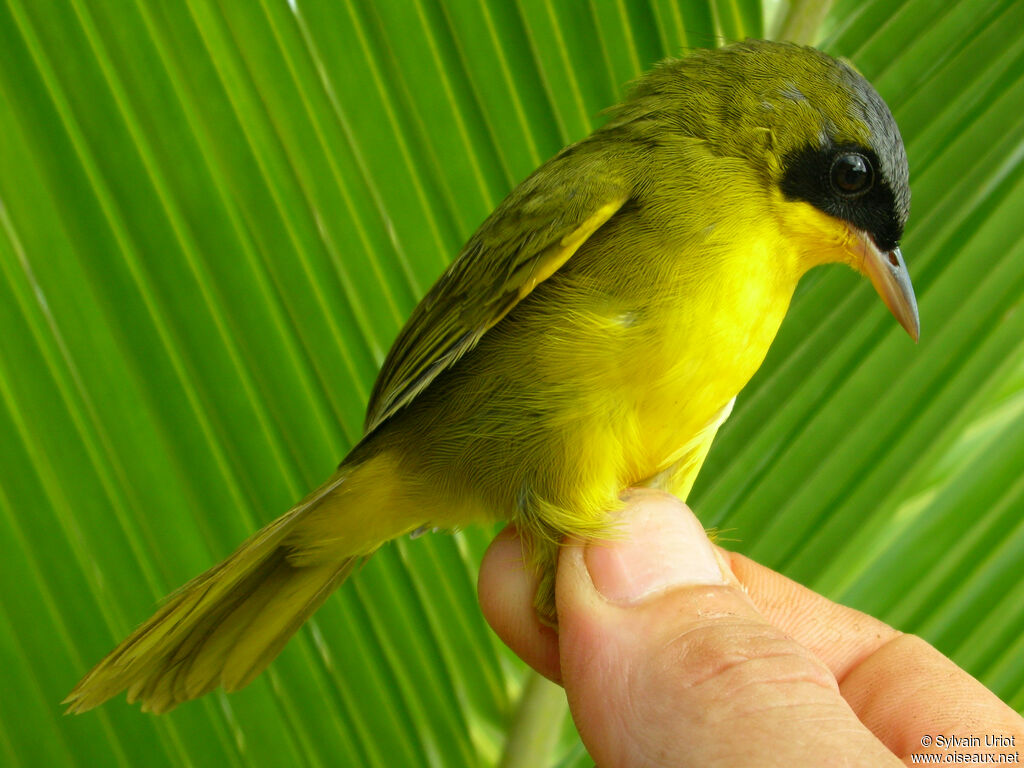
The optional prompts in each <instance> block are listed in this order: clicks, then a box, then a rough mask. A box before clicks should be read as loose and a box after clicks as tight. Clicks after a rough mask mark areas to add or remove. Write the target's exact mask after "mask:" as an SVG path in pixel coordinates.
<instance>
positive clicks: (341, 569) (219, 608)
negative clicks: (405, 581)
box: [64, 461, 416, 713]
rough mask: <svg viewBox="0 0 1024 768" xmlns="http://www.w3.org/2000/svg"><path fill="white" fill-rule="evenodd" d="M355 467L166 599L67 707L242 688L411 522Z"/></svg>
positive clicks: (149, 703)
mask: <svg viewBox="0 0 1024 768" xmlns="http://www.w3.org/2000/svg"><path fill="white" fill-rule="evenodd" d="M371 463H372V461H371ZM361 469H363V465H361V466H359V467H356V468H355V471H353V470H352V469H351V468H346V467H344V466H343V467H342V468H341V469H339V470H338V472H337V473H335V475H334V476H333V477H332V478H331V479H330V480H328V481H327V482H326V483H324V484H323V485H322V486H320V487H319V488H317V489H316V490H315V491H313V492H312V493H311V494H310V495H309V496H307V497H306V498H305V499H303V500H302V501H301V502H300V503H299V504H297V505H296V506H295V507H293V508H292V509H290V510H289V511H288V512H287V513H285V514H284V515H282V516H281V517H279V518H278V519H277V520H275V521H274V522H272V523H270V524H269V525H267V526H266V527H264V528H263V529H262V530H260V531H258V532H257V533H255V534H254V535H253V536H251V537H250V538H249V539H248V540H247V541H246V542H245V543H243V544H242V545H241V546H240V547H239V548H238V549H237V550H236V551H235V553H234V554H232V555H231V556H230V557H228V558H227V559H226V560H224V561H223V562H222V563H220V564H219V565H216V566H214V567H213V568H211V569H210V570H208V571H207V572H206V573H203V574H202V575H200V576H198V577H196V578H195V579H193V580H192V581H190V582H189V583H188V584H186V585H185V586H184V587H182V588H181V589H179V590H178V591H177V592H175V593H174V594H172V595H171V596H170V597H168V598H167V600H166V601H165V602H164V604H163V605H162V606H161V607H160V609H159V610H158V611H157V612H156V613H155V614H154V615H153V616H152V617H151V618H150V619H149V620H148V621H146V622H145V623H144V624H142V626H140V627H139V628H138V629H136V630H135V631H134V632H132V634H131V635H129V636H128V637H127V638H126V639H125V640H124V641H123V642H121V644H120V645H118V646H117V647H116V648H115V649H114V650H113V651H111V653H110V654H108V655H107V657H106V658H104V659H103V660H102V661H101V662H100V663H99V664H97V665H96V666H95V667H94V668H93V669H92V671H90V672H89V673H88V674H87V675H86V676H85V677H84V678H82V680H81V681H80V682H79V683H78V685H77V686H75V688H74V690H73V691H71V693H70V694H68V697H67V698H66V699H65V700H64V703H65V704H67V705H68V712H84V711H86V710H88V709H92V708H93V707H95V706H98V705H99V704H102V703H103V702H104V701H106V700H107V699H109V698H111V697H112V696H114V695H116V694H117V693H119V692H120V691H122V690H125V689H127V691H128V701H129V702H135V701H141V702H142V709H143V711H149V712H157V713H160V712H166V711H168V710H170V709H172V708H174V707H175V706H177V705H178V704H180V703H182V702H183V701H187V700H189V699H194V698H196V697H198V696H202V695H203V694H204V693H208V692H209V691H211V690H213V689H214V688H216V687H217V686H218V685H222V686H223V687H224V688H225V689H226V690H228V691H235V690H238V689H240V688H243V687H244V686H246V685H248V684H249V683H250V682H251V681H252V680H253V678H255V677H256V676H257V675H258V674H259V673H260V672H262V671H263V669H264V668H265V667H266V666H267V665H268V664H269V663H270V662H271V661H272V660H273V659H274V657H275V656H277V654H278V653H279V652H280V651H281V649H282V648H283V647H284V645H285V643H287V642H288V640H289V638H291V636H292V635H293V634H295V631H296V630H297V629H298V628H299V627H300V626H301V625H302V624H303V622H305V621H306V619H308V618H309V617H310V616H311V615H312V614H313V612H314V611H316V609H317V608H319V607H320V605H321V604H322V603H323V602H324V600H325V599H326V598H327V596H328V595H329V594H330V593H331V592H333V591H334V589H335V588H336V587H338V585H340V584H341V583H342V582H343V581H344V580H345V578H346V577H347V576H348V575H349V574H350V573H351V572H352V569H353V568H354V567H355V565H356V564H357V563H358V562H359V561H360V560H362V559H364V558H365V557H367V556H369V554H371V553H372V552H373V550H374V549H376V548H377V547H378V546H379V545H380V544H381V543H382V542H383V541H386V540H387V539H389V538H393V537H394V536H398V535H401V534H402V533H403V532H405V530H411V529H412V528H414V527H416V526H415V524H414V523H413V522H411V521H405V522H403V521H402V520H401V519H396V518H395V516H393V515H386V514H384V515H382V514H381V513H382V512H383V511H385V510H386V507H385V508H384V509H381V507H380V506H378V504H379V503H385V504H386V503H387V502H388V501H389V500H390V499H388V498H387V496H388V495H389V494H388V493H386V492H384V493H381V492H379V491H377V492H375V490H374V489H375V488H376V489H380V488H385V489H386V487H387V485H386V483H387V478H384V477H380V475H381V474H382V473H380V472H374V471H369V472H361V471H359V470H361ZM378 469H379V468H378ZM393 477H394V476H393V475H392V478H393ZM378 480H383V481H384V483H385V484H384V485H383V486H382V485H381V484H380V483H379V482H375V481H378ZM398 517H399V518H400V517H401V516H398ZM381 519H390V520H391V521H392V523H393V525H392V526H391V530H387V531H385V530H383V529H382V528H381V526H380V520H381ZM370 520H372V522H370V524H369V525H365V523H367V522H369V521H370ZM368 528H369V529H373V532H372V535H371V536H370V537H369V538H368V537H367V535H366V531H367V529H368Z"/></svg>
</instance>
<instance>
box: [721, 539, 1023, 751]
mask: <svg viewBox="0 0 1024 768" xmlns="http://www.w3.org/2000/svg"><path fill="white" fill-rule="evenodd" d="M729 562H730V565H731V567H732V568H733V570H734V572H735V573H736V575H737V577H738V578H739V579H740V580H741V581H742V582H743V584H744V586H745V587H746V589H747V591H748V594H749V595H750V598H751V600H753V602H754V604H755V605H756V606H757V607H758V609H759V610H760V611H761V612H762V613H763V614H764V615H765V617H766V618H767V619H768V620H769V621H771V622H772V623H773V624H775V625H776V626H777V627H779V628H780V629H782V630H783V631H785V632H786V633H787V634H789V635H791V636H792V637H793V638H794V639H795V640H796V641H797V642H798V643H800V644H801V645H803V646H804V647H806V648H808V649H810V650H811V651H812V652H813V653H814V654H815V655H816V656H817V657H818V658H819V659H821V660H822V661H823V662H824V663H825V664H827V665H828V667H829V669H830V670H831V671H832V674H833V675H835V676H836V679H837V680H838V681H839V683H840V690H841V691H842V694H843V696H844V698H846V700H847V701H849V702H850V706H851V707H852V708H853V711H854V712H856V713H857V716H858V718H859V719H860V720H861V722H863V723H864V724H865V725H866V726H867V727H868V728H870V729H871V731H872V732H873V733H874V734H875V735H876V736H878V737H879V739H881V741H882V743H884V744H885V745H886V746H887V747H888V748H889V749H890V750H892V751H893V752H894V753H895V754H897V755H899V756H901V757H909V755H911V754H915V753H917V754H920V753H922V752H928V751H938V752H944V753H949V749H947V748H944V747H943V746H942V742H941V740H940V739H937V738H936V737H937V736H940V735H947V736H948V735H949V734H957V735H958V736H959V737H970V736H977V737H978V740H979V741H980V742H981V744H980V746H977V747H976V746H970V748H969V749H967V750H961V751H963V752H964V753H965V754H966V753H972V754H973V753H977V754H982V753H985V752H991V753H995V754H998V753H1000V752H1013V753H1016V752H1017V751H1019V748H1020V745H1021V744H1022V743H1024V719H1022V718H1021V717H1020V716H1019V715H1018V714H1017V713H1016V712H1015V711H1014V710H1012V709H1011V708H1010V707H1008V706H1007V705H1006V704H1004V703H1003V702H1002V701H1000V700H999V698H998V697H997V696H996V695H995V694H993V693H992V692H991V691H989V690H988V689H987V688H985V686H983V685H982V684H981V683H979V682H978V681H977V680H975V679H974V678H973V677H971V676H970V675H969V674H967V673H966V672H965V671H964V670H962V669H960V668H959V667H958V666H956V665H955V664H954V663H953V662H952V661H950V660H949V659H948V658H946V657H945V656H943V655H942V654H941V653H939V651H937V650H936V649H935V648H933V647H932V646H931V645H929V644H928V643H926V642H925V641H923V640H921V639H920V638H917V637H913V636H912V635H903V634H901V633H900V632H897V631H896V630H894V629H892V628H891V627H889V626H888V625H886V624H883V623H882V622H880V621H878V620H877V619H874V618H872V617H871V616H868V615H866V614H863V613H861V612H860V611H856V610H853V609H852V608H847V607H845V606H842V605H839V604H838V603H834V602H832V601H831V600H827V599H826V598H824V597H822V596H821V595H819V594H817V593H815V592H812V591H811V590H809V589H807V588H805V587H802V586H800V585H799V584H796V583H795V582H793V581H790V580H789V579H787V578H785V577H784V576H782V575H780V574H778V573H776V572H775V571H772V570H770V569H768V568H765V567H764V566H762V565H759V564H758V563H755V562H754V561H752V560H750V559H748V558H746V557H743V556H742V555H737V554H729ZM999 736H1005V737H1008V738H1007V739H1000V738H996V737H999ZM986 737H989V738H988V739H986ZM1009 737H1013V738H1009ZM986 740H987V741H988V742H989V743H988V744H987V745H986ZM968 744H969V745H970V744H971V742H970V741H968Z"/></svg>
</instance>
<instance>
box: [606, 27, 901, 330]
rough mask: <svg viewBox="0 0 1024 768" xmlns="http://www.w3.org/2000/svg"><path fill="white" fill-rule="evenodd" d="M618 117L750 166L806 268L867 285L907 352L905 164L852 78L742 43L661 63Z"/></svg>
mask: <svg viewBox="0 0 1024 768" xmlns="http://www.w3.org/2000/svg"><path fill="white" fill-rule="evenodd" d="M625 106H626V113H624V114H622V115H621V117H622V118H624V119H625V121H629V122H634V121H636V120H637V119H638V118H639V119H640V120H641V121H644V120H649V121H650V122H651V123H655V122H657V123H662V124H664V123H666V122H667V123H668V124H669V126H670V127H671V129H672V130H676V131H681V132H683V133H684V134H686V135H688V136H691V137H694V138H697V139H700V140H703V141H705V142H707V144H708V145H709V146H710V147H711V148H712V150H713V151H714V152H716V153H717V154H720V155H723V156H727V157H735V158H743V159H744V160H746V161H748V163H749V167H751V168H752V169H753V170H754V171H755V172H756V173H758V174H760V176H761V182H760V183H761V184H763V186H764V187H765V188H766V189H768V190H769V191H770V192H771V193H772V194H774V195H776V196H777V199H778V201H779V205H778V206H777V210H778V211H779V215H780V216H781V217H782V226H783V227H784V228H785V229H786V230H787V234H788V235H789V236H790V237H791V238H792V239H793V240H794V241H795V242H797V243H799V244H801V246H800V247H801V250H802V251H804V259H805V262H806V264H807V266H811V265H813V264H817V263H825V262H841V263H846V264H849V265H850V266H852V267H853V268H854V269H856V270H858V271H860V272H862V273H863V274H865V275H866V276H867V277H868V278H869V279H870V280H871V283H872V284H873V285H874V287H875V290H876V291H878V293H879V295H880V296H881V297H882V299H883V301H885V304H886V306H888V307H889V309H890V311H891V312H892V313H893V315H895V317H896V319H897V320H899V322H900V324H901V325H902V326H903V328H904V329H906V331H907V333H909V334H910V336H911V337H912V338H913V339H914V340H915V341H916V340H917V338H918V334H919V330H920V326H919V320H918V313H917V301H916V298H915V296H914V290H913V287H912V286H911V283H910V278H909V276H908V274H907V269H906V265H905V264H904V263H903V256H902V253H901V252H900V247H899V243H900V238H901V237H902V236H903V228H904V225H905V224H906V221H907V216H908V215H909V213H910V186H909V173H908V169H907V156H906V152H905V151H904V148H903V140H902V138H901V137H900V132H899V129H898V128H897V127H896V121H895V120H894V119H893V116H892V113H891V112H890V111H889V108H888V107H887V106H886V104H885V102H884V101H883V100H882V97H881V96H879V95H878V92H877V91H875V89H874V88H873V87H872V86H871V84H870V83H868V81H867V80H865V79H864V77H863V76H862V75H861V74H860V73H859V72H857V71H856V70H855V69H854V68H853V67H852V66H850V65H849V64H848V63H846V62H844V61H840V60H837V59H834V58H832V57H831V56H828V55H827V54H825V53H822V52H821V51H818V50H816V49H814V48H808V47H804V46H798V45H793V44H790V43H775V42H766V41H757V40H748V41H745V42H742V43H736V44H733V45H729V46H726V47H724V48H719V49H717V50H700V51H695V52H693V53H691V54H690V55H688V56H686V57H685V58H682V59H676V60H668V61H665V62H663V63H662V64H660V65H658V67H656V68H655V69H654V70H653V71H652V72H651V73H649V74H648V75H646V76H645V77H644V78H642V79H641V80H640V81H639V82H638V83H637V84H636V86H635V88H634V91H633V94H632V96H631V99H630V102H627V105H625ZM630 113H631V114H630Z"/></svg>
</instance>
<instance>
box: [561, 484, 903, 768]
mask: <svg viewBox="0 0 1024 768" xmlns="http://www.w3.org/2000/svg"><path fill="white" fill-rule="evenodd" d="M621 518H622V519H621V520H620V523H619V527H618V528H617V529H616V537H615V538H614V539H612V540H606V541H600V542H591V543H589V544H586V545H584V544H572V545H569V546H567V547H566V548H565V549H563V551H562V553H561V555H560V558H559V565H558V578H557V580H556V587H557V603H558V634H559V653H560V661H561V669H562V680H563V684H564V685H565V689H566V694H567V696H568V698H569V706H570V708H571V710H572V714H573V719H574V720H575V721H576V726H577V728H578V730H579V732H580V736H581V737H582V739H583V742H584V744H586V746H587V749H588V750H589V751H590V754H591V756H592V757H593V758H594V760H595V761H596V762H597V764H598V765H601V766H606V768H620V767H624V766H641V765H643V766H648V765H700V766H730V765H744V766H745V765H804V764H807V765H813V764H820V763H821V761H822V760H826V759H827V758H826V756H828V755H831V759H835V758H836V757H837V756H838V755H842V756H844V757H845V758H846V759H847V760H849V759H850V758H851V756H852V757H853V758H854V759H853V762H848V763H844V764H849V765H870V766H879V765H889V764H894V765H901V763H900V762H899V761H898V760H896V758H895V757H894V756H893V755H892V753H891V752H889V751H888V750H886V749H885V747H884V746H883V745H882V744H881V742H879V741H878V740H877V739H876V738H875V737H874V736H873V735H872V734H871V733H870V732H869V731H868V730H867V729H866V728H864V727H863V726H862V725H861V724H860V722H859V721H858V720H857V718H856V716H855V715H854V714H853V712H852V710H851V709H850V707H849V706H848V705H847V704H846V702H845V701H844V700H843V699H842V697H841V696H840V693H839V686H838V685H837V683H836V680H835V678H834V677H833V676H832V674H831V673H830V672H829V670H828V668H827V667H826V666H825V665H824V664H822V663H821V662H820V661H819V660H818V659H817V658H816V657H815V656H814V655H813V654H812V653H811V652H810V651H808V650H806V649H805V648H803V647H802V646H800V645H798V644H797V643H796V642H795V641H793V640H792V639H791V638H790V637H788V636H787V635H785V634H784V633H783V632H782V631H781V630H779V629H777V628H775V627H774V626H772V625H771V624H769V623H768V622H767V621H766V620H765V619H764V617H763V616H761V615H760V614H759V613H758V612H757V610H756V609H755V608H754V606H753V604H752V603H751V602H750V600H749V599H748V598H747V596H746V594H745V593H744V592H743V590H742V589H741V588H740V587H739V586H738V582H737V581H736V579H735V577H734V576H733V575H732V573H731V571H729V569H728V566H726V565H725V564H724V563H723V561H722V560H720V559H719V558H718V557H717V556H716V554H715V549H714V547H713V546H712V545H711V542H709V541H708V539H707V536H706V535H705V534H704V530H703V528H702V527H701V525H700V523H699V522H698V521H697V519H696V518H695V517H694V516H693V514H692V513H691V512H690V510H689V509H688V508H687V507H686V506H685V505H683V504H682V503H681V502H680V501H678V500H677V499H675V498H674V497H671V496H667V495H665V494H661V493H658V492H655V491H647V490H643V491H632V492H631V495H630V496H629V497H628V498H627V499H626V507H625V509H624V510H623V512H622V513H621ZM861 761H862V762H861Z"/></svg>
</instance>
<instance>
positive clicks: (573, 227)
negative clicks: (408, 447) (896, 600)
mask: <svg viewBox="0 0 1024 768" xmlns="http://www.w3.org/2000/svg"><path fill="white" fill-rule="evenodd" d="M611 166H612V161H611V160H609V158H608V155H607V153H599V152H593V151H590V150H589V148H587V147H585V146H584V145H582V144H577V145H574V146H571V147H568V148H567V149H565V150H563V151H562V153H561V154H559V155H557V156H556V157H554V158H553V159H552V160H550V161H548V162H547V163H546V164H544V165H543V166H541V168H539V169H538V170H537V171H536V172H534V174H533V175H532V176H530V177H529V178H528V179H526V180H525V181H524V182H523V183H522V184H520V185H519V186H518V187H517V188H516V189H515V190H513V192H512V193H511V194H510V195H509V196H508V197H507V198H505V200H504V201H503V202H502V203H501V205H499V206H498V207H497V208H496V209H495V211H494V213H492V214H491V216H490V217H489V218H488V219H487V220H486V221H485V222H484V223H483V224H482V225H481V227H480V229H478V230H477V231H476V233H475V234H474V235H473V236H472V237H471V238H470V240H469V242H468V243H466V246H465V247H464V248H463V249H462V252H461V253H460V254H459V256H458V257H457V258H456V259H455V261H454V262H452V264H451V266H450V267H449V268H448V270H447V271H446V272H445V273H444V274H443V275H442V276H441V277H440V279H439V280H438V281H437V283H435V284H434V287H433V288H431V290H430V292H429V293H427V295H426V297H425V298H424V299H423V301H421V302H420V303H419V305H418V306H417V307H416V309H415V310H414V311H413V314H412V317H410V318H409V321H408V322H407V323H406V325H405V327H404V328H403V329H402V332H401V333H400V334H399V336H398V339H397V340H396V341H395V343H394V346H392V348H391V352H390V353H389V354H388V357H387V360H385V361H384V366H383V367H382V368H381V371H380V374H379V375H378V377H377V382H376V384H375V385H374V389H373V393H372V395H371V396H370V405H369V407H368V408H367V413H366V425H365V426H366V432H367V434H369V433H370V432H371V431H373V430H374V429H375V428H376V427H377V426H378V425H380V424H381V423H382V422H384V421H385V420H387V419H388V418H390V417H391V416H392V415H393V414H394V413H395V412H396V411H398V410H400V409H401V408H403V407H404V406H406V405H408V404H409V402H411V401H412V400H413V398H415V397H416V395H418V394H419V393H420V392H422V391H423V390H424V388H426V387H427V385H429V384H430V382H431V381H433V380H434V379H435V378H436V377H437V376H438V374H440V373H441V372H442V371H444V370H445V369H446V368H449V367H451V366H452V365H454V364H455V362H456V361H457V360H458V359H459V358H460V357H462V356H463V355H464V354H466V352H468V351H469V350H471V349H472V348H473V347H474V346H476V344H477V342H479V341H480V338H481V337H482V336H483V335H484V333H486V332H487V330H488V329H489V328H491V327H492V326H494V325H495V324H496V323H497V322H498V321H499V320H501V318H503V317H504V316H505V315H506V314H508V312H509V311H510V310H511V309H512V308H513V307H514V306H515V305H516V304H517V303H519V301H521V300H522V299H523V298H524V297H526V296H527V295H528V294H529V293H530V291H532V290H533V289H534V288H535V287H536V286H537V284H538V283H540V282H542V281H543V280H546V279H547V278H548V277H550V276H551V275H552V274H554V272H555V271H557V270H558V269H559V268H560V267H561V266H562V265H563V264H565V262H566V261H568V260H569V258H570V257H571V256H572V255H573V254H574V253H575V252H576V250H577V249H578V248H579V247H580V246H581V245H583V243H584V242H585V241H586V239H587V238H588V237H590V236H591V235H592V234H593V233H594V232H596V231H597V230H598V229H599V228H600V227H601V226H602V225H603V224H604V223H605V222H607V221H608V219H610V218H611V217H612V216H613V215H614V214H615V213H616V211H618V210H619V209H620V208H621V207H622V205H623V203H625V202H626V200H627V198H628V197H629V192H628V187H627V185H626V183H625V182H624V181H623V180H622V178H621V177H620V176H619V175H618V174H616V173H614V171H613V170H612V167H611Z"/></svg>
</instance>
